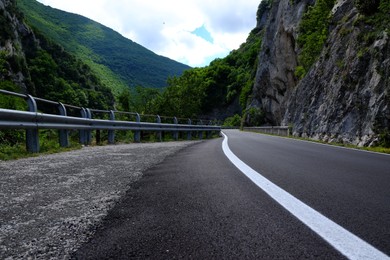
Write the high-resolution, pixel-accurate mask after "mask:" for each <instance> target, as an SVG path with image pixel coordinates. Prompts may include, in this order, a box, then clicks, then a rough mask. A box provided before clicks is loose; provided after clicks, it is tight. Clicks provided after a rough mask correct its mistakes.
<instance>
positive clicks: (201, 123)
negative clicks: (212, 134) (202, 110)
mask: <svg viewBox="0 0 390 260" xmlns="http://www.w3.org/2000/svg"><path fill="white" fill-rule="evenodd" d="M199 124H200V125H203V121H202V120H200V121H199ZM198 135H199V140H202V139H203V131H199V132H198Z"/></svg>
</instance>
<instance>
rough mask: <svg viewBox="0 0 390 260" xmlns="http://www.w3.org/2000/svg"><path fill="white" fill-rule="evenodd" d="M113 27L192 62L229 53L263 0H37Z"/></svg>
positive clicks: (199, 63)
mask: <svg viewBox="0 0 390 260" xmlns="http://www.w3.org/2000/svg"><path fill="white" fill-rule="evenodd" d="M38 1H39V2H41V3H43V4H45V5H50V6H51V7H54V8H58V9H61V10H64V11H68V12H72V13H77V14H81V15H83V16H86V17H88V18H90V19H93V20H95V21H97V22H99V23H101V24H103V25H106V26H108V27H111V28H112V29H114V30H115V31H117V32H119V33H121V34H122V35H123V36H125V37H127V38H129V39H131V40H133V41H135V42H137V43H139V44H141V45H143V46H144V47H146V48H148V49H150V50H152V51H154V52H155V53H157V54H159V55H163V56H166V57H169V58H171V59H174V60H177V61H179V62H182V63H185V64H188V65H190V66H192V67H201V66H205V65H208V63H209V62H210V61H212V60H213V59H214V58H216V57H225V56H226V55H227V54H228V53H229V52H230V51H231V50H233V49H237V48H238V47H239V46H240V44H241V43H243V42H245V40H246V38H247V36H248V34H249V32H250V31H251V30H252V29H253V28H254V27H255V25H256V12H257V7H258V5H259V3H260V1H261V0H164V1H162V0H38Z"/></svg>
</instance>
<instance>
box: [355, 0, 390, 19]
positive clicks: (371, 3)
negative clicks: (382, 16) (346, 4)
mask: <svg viewBox="0 0 390 260" xmlns="http://www.w3.org/2000/svg"><path fill="white" fill-rule="evenodd" d="M386 1H387V0H386ZM354 3H355V6H356V8H357V9H358V10H359V12H360V13H361V14H364V15H371V14H374V13H376V12H377V11H378V7H379V3H380V0H355V1H354Z"/></svg>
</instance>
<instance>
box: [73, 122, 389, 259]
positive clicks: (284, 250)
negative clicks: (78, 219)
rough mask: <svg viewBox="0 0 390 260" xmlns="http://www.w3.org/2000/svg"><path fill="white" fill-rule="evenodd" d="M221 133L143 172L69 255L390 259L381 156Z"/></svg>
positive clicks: (386, 183)
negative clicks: (99, 224)
mask: <svg viewBox="0 0 390 260" xmlns="http://www.w3.org/2000/svg"><path fill="white" fill-rule="evenodd" d="M225 134H226V136H227V137H228V138H229V139H228V142H226V139H225V141H224V143H225V147H224V149H223V146H222V142H223V140H222V138H220V139H213V140H208V141H205V142H201V143H199V144H196V145H193V146H191V147H188V148H186V149H184V150H183V151H181V152H180V153H178V154H176V155H174V156H171V157H169V158H168V159H166V160H165V161H164V162H163V163H162V164H160V165H158V166H156V167H154V168H152V169H151V170H148V171H147V172H146V173H145V174H144V176H143V177H142V178H141V179H140V180H139V181H138V182H136V183H134V184H133V185H132V186H131V187H130V189H129V190H128V191H127V193H126V196H125V197H124V198H123V199H122V200H121V202H120V203H118V204H117V205H116V206H115V207H114V209H113V210H112V211H111V212H110V213H109V214H108V216H107V217H106V219H105V221H104V222H103V224H102V226H101V227H100V228H99V229H98V230H97V232H96V234H95V235H94V237H92V239H91V240H90V241H89V242H88V243H86V244H84V245H83V246H82V247H81V248H80V249H79V250H78V251H77V252H76V253H75V254H74V255H73V258H75V259H104V258H115V259H118V258H120V259H124V258H152V259H175V258H194V259H210V258H212V259H221V258H223V259H226V258H227V259H238V258H240V259H242V258H245V259H286V258H291V259H302V258H321V259H344V258H356V259H367V258H369V257H371V258H372V259H388V258H389V257H388V255H390V242H389V241H390V203H389V201H390V156H388V155H382V154H375V153H368V152H363V151H357V150H350V149H344V148H339V147H332V146H327V145H321V144H316V143H309V142H304V141H297V140H292V139H285V138H279V137H273V136H266V135H260V134H255V133H246V132H239V131H237V130H228V131H225ZM226 145H228V146H226ZM227 148H228V149H229V151H226V149H227ZM229 152H231V153H232V154H233V156H236V157H237V158H236V159H238V160H241V161H240V162H239V163H237V162H236V165H239V166H240V165H241V166H242V165H244V166H243V167H244V168H245V167H250V168H245V169H243V168H242V167H241V169H239V168H237V167H236V166H235V165H234V164H233V163H232V162H234V159H232V158H231V157H229V158H228V157H227V155H229ZM248 169H249V170H248ZM243 171H244V172H245V171H246V172H248V171H251V172H252V173H254V174H255V176H254V179H257V177H258V176H260V175H261V176H263V177H265V182H266V183H265V186H266V187H264V189H262V188H261V187H259V185H260V186H261V184H259V183H255V182H256V180H255V182H253V181H252V180H251V179H249V178H248V177H247V176H246V175H245V174H244V173H243ZM263 177H261V178H263ZM260 181H262V179H261V180H260ZM267 181H270V182H271V183H268V182H267ZM274 186H275V188H273V187H274ZM269 187H271V188H272V189H273V190H274V191H275V190H276V192H279V193H278V194H276V195H275V194H273V193H272V192H274V191H273V190H272V189H271V188H270V190H268V189H269ZM284 198H288V199H291V200H289V201H287V202H285V201H284V202H283V200H284ZM283 203H285V204H287V205H283ZM295 203H296V204H295ZM295 205H297V206H295ZM301 205H303V206H301ZM289 207H290V208H291V209H289ZM300 207H302V209H301V208H300ZM296 211H297V212H296ZM313 212H314V213H313ZM305 218H306V219H305ZM328 222H329V223H328ZM324 223H325V224H324ZM310 225H311V226H310ZM317 226H318V227H317ZM324 226H325V227H324ZM318 230H319V231H318ZM321 232H322V233H321Z"/></svg>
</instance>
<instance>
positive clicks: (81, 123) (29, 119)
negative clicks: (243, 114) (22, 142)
mask: <svg viewBox="0 0 390 260" xmlns="http://www.w3.org/2000/svg"><path fill="white" fill-rule="evenodd" d="M0 94H5V95H11V96H15V97H20V98H24V99H26V101H27V105H28V110H29V111H20V110H11V109H3V108H0V129H25V130H26V147H27V150H28V151H29V152H33V153H36V152H39V135H38V131H39V129H57V130H59V143H60V146H61V147H68V146H69V130H79V136H80V143H81V144H85V145H87V144H90V143H91V141H92V131H93V130H108V143H109V144H114V143H115V131H116V130H131V131H134V141H135V142H140V141H141V131H153V132H156V133H157V140H159V141H161V140H162V132H166V131H168V132H172V136H173V139H174V140H178V137H179V132H186V133H187V139H188V140H191V139H192V133H193V132H197V135H198V137H199V139H202V138H203V133H204V132H206V133H207V136H208V137H209V136H210V134H211V133H212V132H220V131H221V127H220V126H215V125H210V123H211V121H210V122H209V124H205V123H204V122H203V121H202V120H199V124H197V125H194V124H193V122H192V120H191V119H187V124H179V120H178V119H177V118H176V117H173V118H172V119H173V122H172V124H170V123H162V122H161V118H162V117H160V116H159V115H156V116H153V115H145V117H155V123H151V122H141V117H142V116H144V115H140V114H138V113H131V112H123V111H114V110H97V109H89V108H83V107H77V106H72V105H66V104H62V103H60V102H54V101H51V100H45V99H41V98H36V97H33V96H31V95H23V94H20V93H15V92H10V91H6V90H0ZM36 101H40V102H46V103H49V104H51V105H55V106H57V109H58V113H59V114H56V115H54V114H47V113H41V112H39V111H38V106H37V102H36ZM67 108H71V109H76V110H79V111H80V117H75V116H68V115H67ZM93 113H103V114H104V113H106V114H108V115H109V120H104V119H93V118H92V114H93ZM117 114H125V115H132V116H134V117H135V121H120V120H116V119H115V117H116V115H117ZM165 118H166V117H165Z"/></svg>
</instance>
